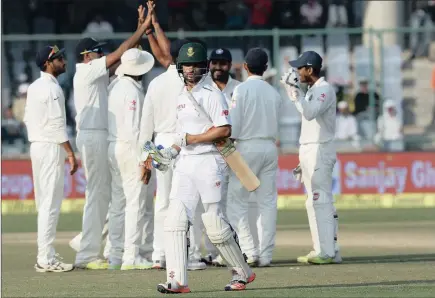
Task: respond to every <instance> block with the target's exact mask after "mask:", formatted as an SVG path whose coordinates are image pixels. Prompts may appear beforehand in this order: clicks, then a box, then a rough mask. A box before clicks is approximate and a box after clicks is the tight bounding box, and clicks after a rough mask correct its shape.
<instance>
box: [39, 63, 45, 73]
mask: <svg viewBox="0 0 435 298" xmlns="http://www.w3.org/2000/svg"><path fill="white" fill-rule="evenodd" d="M39 69H40V70H41V71H46V70H47V64H45V63H44V64H42V65H41V66H40V67H39Z"/></svg>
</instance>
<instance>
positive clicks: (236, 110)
mask: <svg viewBox="0 0 435 298" xmlns="http://www.w3.org/2000/svg"><path fill="white" fill-rule="evenodd" d="M230 117H231V122H232V126H231V138H232V139H237V138H238V137H239V136H240V131H241V129H242V127H241V125H242V123H243V96H242V95H241V93H240V91H239V89H238V88H236V89H235V90H234V93H233V96H232V98H231V109H230Z"/></svg>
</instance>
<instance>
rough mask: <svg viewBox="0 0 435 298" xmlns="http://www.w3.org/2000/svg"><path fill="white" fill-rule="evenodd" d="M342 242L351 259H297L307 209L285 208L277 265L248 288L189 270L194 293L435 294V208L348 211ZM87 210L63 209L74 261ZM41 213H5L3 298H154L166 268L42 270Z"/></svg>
mask: <svg viewBox="0 0 435 298" xmlns="http://www.w3.org/2000/svg"><path fill="white" fill-rule="evenodd" d="M339 216H340V233H339V241H340V244H341V248H342V255H343V258H344V263H343V264H341V265H325V266H310V265H299V264H297V263H296V262H295V259H296V257H297V256H299V255H301V254H304V253H307V252H308V251H309V250H310V244H311V239H310V235H309V230H308V225H307V219H306V215H305V212H304V211H303V210H292V211H280V212H279V216H278V232H277V240H276V243H277V247H276V250H275V255H274V264H273V265H274V266H273V267H270V268H261V269H256V270H255V272H256V274H257V279H256V280H255V282H254V283H252V284H250V285H249V286H248V290H247V291H244V292H224V291H223V290H222V289H223V287H224V285H225V284H226V283H227V282H228V281H229V274H228V272H227V271H226V269H224V268H207V269H206V270H205V271H196V272H189V286H190V288H191V290H192V293H191V294H187V296H191V297H235V296H242V297H434V295H435V209H433V208H432V209H429V208H428V209H370V210H342V211H340V212H339ZM80 221H81V215H80V214H62V215H61V219H60V222H59V225H58V231H59V232H58V236H57V240H56V249H57V251H58V252H59V253H60V254H61V255H62V256H63V257H64V258H65V261H67V262H72V261H73V259H74V253H73V251H72V250H71V249H70V248H69V247H68V245H67V243H68V241H69V240H70V239H71V238H72V237H73V236H74V235H75V234H76V232H77V231H80V229H81V228H80V225H81V224H80ZM35 231H36V216H35V215H4V216H2V296H3V297H154V296H161V295H162V294H160V293H158V292H157V291H156V285H157V284H158V283H159V282H163V281H165V277H166V274H165V272H164V271H154V270H147V271H127V272H123V271H116V272H114V271H85V270H74V271H72V272H69V273H63V274H55V273H47V274H44V273H36V272H35V271H34V269H33V264H34V263H35V259H36V257H35V255H36V234H35Z"/></svg>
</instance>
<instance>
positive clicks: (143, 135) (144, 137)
mask: <svg viewBox="0 0 435 298" xmlns="http://www.w3.org/2000/svg"><path fill="white" fill-rule="evenodd" d="M150 87H151V85H150V86H148V92H147V94H146V95H145V101H144V104H143V108H142V119H141V121H140V136H139V145H141V146H142V145H143V144H144V143H145V142H146V141H150V140H151V139H152V137H153V133H154V109H153V102H152V90H153V88H150Z"/></svg>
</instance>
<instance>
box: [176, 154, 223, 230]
mask: <svg viewBox="0 0 435 298" xmlns="http://www.w3.org/2000/svg"><path fill="white" fill-rule="evenodd" d="M227 171H228V167H227V165H226V162H225V160H224V159H223V158H222V156H221V155H220V154H219V153H218V152H216V153H207V154H199V155H184V156H180V157H179V158H178V160H177V162H176V164H175V170H174V177H173V179H172V189H171V194H170V199H171V200H181V201H182V202H183V204H184V206H185V207H186V212H187V216H188V218H189V221H190V222H192V221H193V220H194V218H195V213H196V208H197V206H198V202H199V199H200V198H201V201H202V203H203V204H210V203H219V202H220V201H221V199H222V183H223V182H224V180H225V176H226V173H227Z"/></svg>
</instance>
